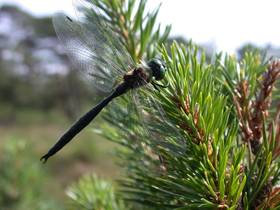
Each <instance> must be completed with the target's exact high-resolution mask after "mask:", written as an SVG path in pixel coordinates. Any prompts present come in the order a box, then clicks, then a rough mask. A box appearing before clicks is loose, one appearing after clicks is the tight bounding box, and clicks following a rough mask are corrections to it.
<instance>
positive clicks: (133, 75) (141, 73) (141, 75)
mask: <svg viewBox="0 0 280 210" xmlns="http://www.w3.org/2000/svg"><path fill="white" fill-rule="evenodd" d="M123 80H124V82H125V83H126V84H127V85H128V86H129V87H130V88H138V87H141V86H144V85H146V84H147V83H149V82H150V80H151V75H150V74H149V72H147V70H146V69H145V68H143V67H137V68H135V69H133V70H131V71H129V72H127V73H126V74H125V75H124V77H123Z"/></svg>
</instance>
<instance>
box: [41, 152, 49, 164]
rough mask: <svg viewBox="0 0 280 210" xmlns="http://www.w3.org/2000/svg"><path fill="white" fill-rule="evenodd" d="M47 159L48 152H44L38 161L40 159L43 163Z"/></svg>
mask: <svg viewBox="0 0 280 210" xmlns="http://www.w3.org/2000/svg"><path fill="white" fill-rule="evenodd" d="M48 159H49V156H48V154H46V155H44V156H42V157H41V158H40V161H42V162H43V163H46V162H47V160H48Z"/></svg>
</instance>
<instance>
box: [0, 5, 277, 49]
mask: <svg viewBox="0 0 280 210" xmlns="http://www.w3.org/2000/svg"><path fill="white" fill-rule="evenodd" d="M3 3H11V4H16V5H19V6H20V7H22V8H23V9H24V10H26V11H29V12H31V13H33V14H35V15H37V16H44V15H52V14H54V13H55V12H57V11H64V12H66V13H68V14H70V15H74V14H75V12H74V8H73V6H72V0H0V5H1V4H3ZM159 3H162V5H161V9H160V12H159V15H158V22H160V23H161V24H162V25H165V24H172V33H171V35H181V36H184V37H185V38H187V39H192V40H193V41H194V42H196V43H199V44H209V43H213V44H214V46H215V47H216V50H217V51H224V52H228V53H234V51H235V50H236V49H237V48H238V47H240V46H241V45H242V44H244V43H248V42H250V43H254V44H256V45H258V46H265V45H267V44H272V45H275V46H276V47H280V22H279V20H280V17H279V8H280V1H279V0H148V9H149V10H153V9H154V8H155V7H156V6H157V5H158V4H159Z"/></svg>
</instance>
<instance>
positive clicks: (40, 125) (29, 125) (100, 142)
mask: <svg viewBox="0 0 280 210" xmlns="http://www.w3.org/2000/svg"><path fill="white" fill-rule="evenodd" d="M14 119H15V120H13V122H9V123H6V124H2V125H1V124H0V133H1V141H0V151H1V149H3V145H5V143H6V142H7V141H10V140H11V139H17V140H23V141H25V142H27V144H28V145H30V150H32V151H30V152H31V153H34V154H35V157H34V158H35V160H34V161H38V162H39V159H40V157H41V156H42V155H43V154H44V153H45V152H47V150H48V149H49V148H50V147H51V146H52V145H53V144H54V143H55V142H56V141H57V139H58V137H59V136H60V135H61V134H62V133H63V132H64V131H65V129H67V128H68V126H70V125H71V124H72V122H70V121H69V120H67V119H66V118H65V117H64V116H63V115H62V114H61V113H59V112H57V111H54V112H50V113H42V112H39V111H32V110H21V111H18V112H17V113H16V115H15V118H14ZM97 120H98V123H100V122H101V120H100V119H97ZM98 123H96V122H95V123H94V124H91V125H90V126H88V128H86V129H85V130H84V131H83V132H82V133H81V134H79V135H78V136H77V137H76V138H75V140H73V142H71V143H70V144H69V145H67V146H66V147H65V148H63V149H62V150H61V151H60V152H59V153H58V154H56V155H55V156H53V157H52V158H50V159H49V161H48V162H47V163H46V164H41V165H40V167H42V170H46V171H47V172H48V173H47V174H48V176H49V177H48V184H47V189H46V194H48V193H51V194H55V195H57V197H58V199H61V198H62V199H63V200H64V199H65V189H66V187H67V186H69V185H70V184H71V183H72V182H74V181H76V180H78V179H79V178H80V177H81V176H82V175H83V174H85V173H92V172H93V173H96V174H98V175H99V176H101V177H105V178H107V179H115V178H117V177H118V175H119V172H120V168H118V167H117V166H116V164H115V160H114V158H113V155H112V151H113V149H114V147H115V146H116V145H115V144H113V143H112V142H109V141H107V140H106V139H104V138H102V137H100V136H98V135H97V134H95V133H94V132H93V128H94V127H95V126H94V125H97V124H98ZM18 158H22V157H18Z"/></svg>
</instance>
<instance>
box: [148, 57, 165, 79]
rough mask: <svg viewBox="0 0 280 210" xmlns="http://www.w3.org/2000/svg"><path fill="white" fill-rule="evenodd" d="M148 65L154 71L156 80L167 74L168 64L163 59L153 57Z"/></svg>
mask: <svg viewBox="0 0 280 210" xmlns="http://www.w3.org/2000/svg"><path fill="white" fill-rule="evenodd" d="M148 66H149V68H150V69H151V71H152V75H153V77H154V78H155V80H162V79H163V78H164V76H165V72H166V66H165V65H164V63H163V62H162V61H161V60H158V59H152V60H150V61H149V62H148Z"/></svg>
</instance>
